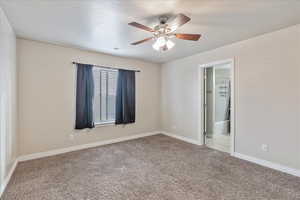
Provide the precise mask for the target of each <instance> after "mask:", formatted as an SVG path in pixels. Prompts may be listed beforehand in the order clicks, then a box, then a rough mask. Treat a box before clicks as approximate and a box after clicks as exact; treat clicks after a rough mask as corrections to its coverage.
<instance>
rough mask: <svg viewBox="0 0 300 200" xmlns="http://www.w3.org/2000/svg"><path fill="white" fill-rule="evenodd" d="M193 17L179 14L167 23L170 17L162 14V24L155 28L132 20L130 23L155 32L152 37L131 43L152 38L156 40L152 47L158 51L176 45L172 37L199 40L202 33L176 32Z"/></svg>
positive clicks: (136, 43) (138, 42)
mask: <svg viewBox="0 0 300 200" xmlns="http://www.w3.org/2000/svg"><path fill="white" fill-rule="evenodd" d="M190 20H191V18H189V17H187V16H186V15H184V14H178V15H177V16H176V18H175V19H174V20H173V21H171V22H170V23H167V21H168V17H166V16H162V17H159V21H160V24H158V25H156V26H155V27H154V28H150V27H147V26H144V25H142V24H140V23H137V22H130V23H129V24H128V25H130V26H133V27H136V28H139V29H143V30H145V31H148V32H151V33H152V34H153V36H152V37H148V38H145V39H143V40H140V41H137V42H134V43H131V45H138V44H141V43H143V42H147V41H150V40H155V42H154V44H153V45H152V47H153V48H154V49H155V50H157V51H167V50H169V49H171V48H173V47H174V45H175V43H174V42H172V41H171V40H170V39H171V38H173V37H176V38H178V39H182V40H191V41H198V40H199V38H200V37H201V35H200V34H184V33H175V31H176V30H177V29H178V28H179V27H180V26H182V25H184V24H186V23H187V22H189V21H190Z"/></svg>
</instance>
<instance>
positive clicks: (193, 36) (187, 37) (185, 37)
mask: <svg viewBox="0 0 300 200" xmlns="http://www.w3.org/2000/svg"><path fill="white" fill-rule="evenodd" d="M174 35H175V37H176V38H178V39H182V40H193V41H198V40H199V38H200V37H201V35H200V34H184V33H175V34H174Z"/></svg>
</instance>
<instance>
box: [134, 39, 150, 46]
mask: <svg viewBox="0 0 300 200" xmlns="http://www.w3.org/2000/svg"><path fill="white" fill-rule="evenodd" d="M152 39H153V37H149V38H146V39H143V40H140V41H137V42H133V43H131V45H137V44H141V43H143V42H147V41H148V40H152Z"/></svg>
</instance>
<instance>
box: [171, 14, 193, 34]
mask: <svg viewBox="0 0 300 200" xmlns="http://www.w3.org/2000/svg"><path fill="white" fill-rule="evenodd" d="M190 20H191V18H189V17H188V16H186V15H184V14H182V13H180V14H178V15H177V17H176V18H175V19H174V20H173V21H171V22H170V23H169V27H170V29H171V31H172V32H173V31H175V30H176V29H177V28H178V27H180V26H182V25H184V24H186V23H187V22H189V21H190Z"/></svg>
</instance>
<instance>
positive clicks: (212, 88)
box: [202, 60, 234, 153]
mask: <svg viewBox="0 0 300 200" xmlns="http://www.w3.org/2000/svg"><path fill="white" fill-rule="evenodd" d="M202 72H203V76H202V77H203V86H204V87H203V102H204V104H203V109H202V110H203V111H204V114H203V136H204V137H203V138H204V144H205V145H206V146H208V147H209V148H213V149H217V150H220V151H223V152H227V153H233V152H234V151H233V148H234V135H233V134H234V128H233V124H234V116H233V115H234V113H233V98H232V97H233V61H231V60H228V61H223V62H216V63H210V64H206V65H205V66H204V68H203V71H202Z"/></svg>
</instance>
